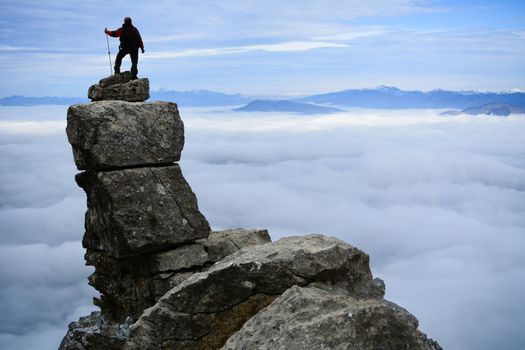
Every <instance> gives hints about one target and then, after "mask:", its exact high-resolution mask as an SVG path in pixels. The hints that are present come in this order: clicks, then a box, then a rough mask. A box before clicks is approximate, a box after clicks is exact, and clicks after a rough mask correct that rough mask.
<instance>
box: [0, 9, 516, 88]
mask: <svg viewBox="0 0 525 350" xmlns="http://www.w3.org/2000/svg"><path fill="white" fill-rule="evenodd" d="M124 16H131V17H132V18H133V20H134V24H135V25H136V26H137V27H138V28H139V30H140V31H141V34H142V36H143V39H144V42H145V48H146V53H145V54H144V55H142V56H141V58H140V62H139V76H147V77H148V78H150V81H151V87H152V88H153V89H159V88H167V89H175V90H193V89H210V90H217V91H224V92H240V93H247V94H266V95H273V94H289V95H294V94H311V93H317V92H327V91H335V90H341V89H346V88H361V87H374V86H379V85H392V86H397V87H399V88H403V89H422V90H431V89H435V88H443V89H453V90H482V91H485V90H491V91H501V90H509V89H525V64H524V62H525V2H523V1H510V0H507V1H497V2H495V1H439V0H388V1H387V0H377V1H366V2H365V1H361V0H347V1H336V0H326V1H322V2H320V1H311V0H302V1H295V0H293V1H286V2H282V1H276V0H266V1H250V0H246V1H240V0H232V1H227V2H224V1H223V2H211V1H200V0H196V1H168V0H159V1H155V2H149V1H148V2H146V1H142V2H139V1H121V0H115V1H109V2H108V1H89V2H80V1H66V0H57V1H52V2H50V1H47V2H46V1H34V0H17V1H4V0H2V1H0V74H1V76H2V82H1V85H0V97H2V96H9V95H13V94H24V95H31V96H44V95H60V96H82V95H85V93H86V90H87V87H88V86H89V85H90V84H92V83H94V82H96V81H97V80H98V79H100V78H102V77H104V76H105V75H107V74H108V73H109V63H108V56H107V47H106V39H105V36H104V34H103V29H104V27H108V28H110V29H116V28H117V27H118V26H120V24H121V23H122V18H123V17H124ZM110 44H111V51H112V58H113V59H114V57H115V54H116V51H117V46H118V40H116V39H111V41H110ZM127 67H129V59H126V60H125V61H124V64H123V68H127Z"/></svg>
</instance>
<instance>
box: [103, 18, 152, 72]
mask: <svg viewBox="0 0 525 350" xmlns="http://www.w3.org/2000/svg"><path fill="white" fill-rule="evenodd" d="M104 33H106V34H107V35H109V36H112V37H114V38H120V45H119V51H118V54H117V58H115V74H119V73H120V64H121V63H122V59H123V58H124V56H126V55H127V54H129V57H131V79H137V73H138V69H137V63H138V61H139V47H140V49H141V50H142V53H144V43H143V42H142V38H141V37H140V33H139V30H138V29H137V28H135V27H134V26H133V25H132V24H131V18H129V17H125V18H124V24H122V27H120V28H119V29H117V30H108V28H104Z"/></svg>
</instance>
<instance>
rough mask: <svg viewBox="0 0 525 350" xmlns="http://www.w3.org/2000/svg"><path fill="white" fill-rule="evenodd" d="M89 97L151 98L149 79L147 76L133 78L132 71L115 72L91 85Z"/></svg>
mask: <svg viewBox="0 0 525 350" xmlns="http://www.w3.org/2000/svg"><path fill="white" fill-rule="evenodd" d="M88 97H89V98H90V99H91V101H101V100H122V101H128V102H142V101H145V100H147V99H148V98H149V80H148V79H147V78H143V79H135V80H132V79H131V73H130V72H123V73H120V74H114V75H111V76H109V77H107V78H104V79H102V80H100V81H99V83H98V84H95V85H92V86H90V87H89V90H88Z"/></svg>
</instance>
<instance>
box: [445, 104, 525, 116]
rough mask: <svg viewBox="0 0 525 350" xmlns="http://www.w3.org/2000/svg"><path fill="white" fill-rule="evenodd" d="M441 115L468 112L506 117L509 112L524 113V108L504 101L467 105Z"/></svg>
mask: <svg viewBox="0 0 525 350" xmlns="http://www.w3.org/2000/svg"><path fill="white" fill-rule="evenodd" d="M441 114H442V115H458V114H470V115H480V114H486V115H494V116H499V117H506V116H509V115H511V114H525V108H520V107H516V106H510V105H507V104H504V103H487V104H484V105H482V106H477V107H468V108H465V109H463V110H461V111H446V112H443V113H441Z"/></svg>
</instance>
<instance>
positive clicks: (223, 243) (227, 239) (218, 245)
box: [198, 228, 271, 262]
mask: <svg viewBox="0 0 525 350" xmlns="http://www.w3.org/2000/svg"><path fill="white" fill-rule="evenodd" d="M198 242H199V243H200V244H202V245H203V246H204V247H205V249H206V251H207V252H208V255H209V259H210V261H212V262H216V261H219V260H221V259H223V258H225V257H227V256H228V255H230V254H232V253H234V252H236V251H237V250H239V249H241V248H244V247H248V246H252V245H259V244H264V243H268V242H271V238H270V235H269V234H268V231H267V230H245V229H242V228H238V229H230V230H224V231H214V232H212V233H211V234H210V235H209V236H208V237H207V238H206V239H202V240H199V241H198Z"/></svg>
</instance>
